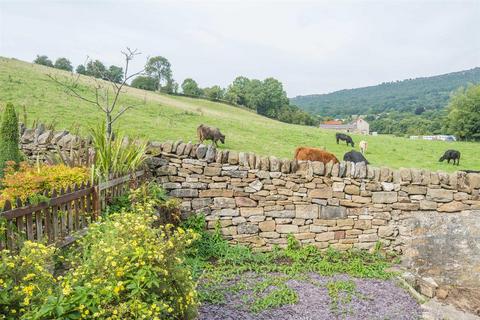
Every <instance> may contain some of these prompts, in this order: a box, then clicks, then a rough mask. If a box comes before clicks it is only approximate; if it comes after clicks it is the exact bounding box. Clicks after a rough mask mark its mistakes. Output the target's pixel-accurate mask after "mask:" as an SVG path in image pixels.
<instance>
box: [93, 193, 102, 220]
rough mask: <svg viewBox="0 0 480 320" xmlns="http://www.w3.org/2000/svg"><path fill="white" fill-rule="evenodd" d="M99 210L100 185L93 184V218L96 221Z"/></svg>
mask: <svg viewBox="0 0 480 320" xmlns="http://www.w3.org/2000/svg"><path fill="white" fill-rule="evenodd" d="M100 210H101V195H100V185H99V184H97V185H94V186H93V219H94V220H95V221H96V220H97V218H98V216H99V215H100Z"/></svg>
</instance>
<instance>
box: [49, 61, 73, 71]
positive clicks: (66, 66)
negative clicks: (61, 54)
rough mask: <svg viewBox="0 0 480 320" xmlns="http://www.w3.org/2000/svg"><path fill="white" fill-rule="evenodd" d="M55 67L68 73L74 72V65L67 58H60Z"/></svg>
mask: <svg viewBox="0 0 480 320" xmlns="http://www.w3.org/2000/svg"><path fill="white" fill-rule="evenodd" d="M53 66H54V67H55V68H57V69H62V70H66V71H72V70H73V66H72V63H71V62H70V60H68V59H67V58H58V59H57V60H56V61H55V64H54V65H53Z"/></svg>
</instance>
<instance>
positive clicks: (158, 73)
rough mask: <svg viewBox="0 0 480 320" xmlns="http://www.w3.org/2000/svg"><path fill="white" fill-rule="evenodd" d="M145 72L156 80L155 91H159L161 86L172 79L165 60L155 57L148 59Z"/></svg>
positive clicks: (168, 63)
mask: <svg viewBox="0 0 480 320" xmlns="http://www.w3.org/2000/svg"><path fill="white" fill-rule="evenodd" d="M145 72H146V73H147V75H149V76H150V77H153V78H156V79H157V80H158V87H157V90H160V89H161V88H162V86H163V84H164V83H165V84H166V83H167V82H168V81H169V80H171V78H172V69H171V65H170V62H169V61H168V59H167V58H164V57H161V56H156V57H151V58H150V59H148V61H147V64H146V65H145Z"/></svg>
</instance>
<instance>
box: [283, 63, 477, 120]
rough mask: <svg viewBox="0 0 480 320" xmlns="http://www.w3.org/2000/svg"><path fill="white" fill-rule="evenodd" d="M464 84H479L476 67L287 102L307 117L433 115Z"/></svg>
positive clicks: (304, 97)
mask: <svg viewBox="0 0 480 320" xmlns="http://www.w3.org/2000/svg"><path fill="white" fill-rule="evenodd" d="M468 83H480V68H479V67H477V68H474V69H470V70H465V71H459V72H452V73H447V74H442V75H438V76H433V77H423V78H416V79H408V80H403V81H395V82H386V83H382V84H379V85H376V86H370V87H364V88H357V89H346V90H340V91H335V92H332V93H328V94H312V95H306V96H297V97H295V98H292V99H291V102H292V104H294V105H297V106H299V107H300V108H302V109H304V110H306V111H308V112H310V113H313V114H317V115H321V116H332V117H338V116H348V115H355V114H379V113H382V112H389V111H398V112H412V113H413V112H415V110H417V108H424V109H423V110H431V111H433V110H439V109H443V108H444V107H445V106H446V105H447V103H448V99H449V96H450V93H451V92H452V91H454V90H456V89H457V88H458V87H461V86H466V85H467V84H468ZM423 110H422V112H423Z"/></svg>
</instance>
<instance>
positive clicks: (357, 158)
mask: <svg viewBox="0 0 480 320" xmlns="http://www.w3.org/2000/svg"><path fill="white" fill-rule="evenodd" d="M343 161H349V162H354V163H359V162H365V164H370V162H368V160H367V159H365V157H364V156H363V154H362V153H361V152H358V151H355V150H352V151H348V152H347V153H345V154H344V155H343Z"/></svg>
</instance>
